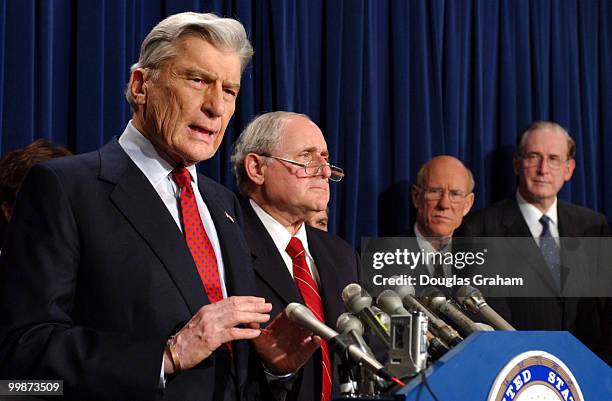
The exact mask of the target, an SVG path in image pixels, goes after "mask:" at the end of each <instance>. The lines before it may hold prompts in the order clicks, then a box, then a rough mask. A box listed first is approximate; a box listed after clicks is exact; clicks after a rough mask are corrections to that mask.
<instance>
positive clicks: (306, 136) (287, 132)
mask: <svg viewBox="0 0 612 401" xmlns="http://www.w3.org/2000/svg"><path fill="white" fill-rule="evenodd" d="M277 150H278V151H280V152H284V153H287V154H295V155H297V154H300V153H311V154H313V155H322V156H327V155H328V151H327V142H325V137H323V133H322V132H321V130H320V129H319V127H318V126H317V125H316V124H315V123H314V122H312V121H310V120H308V119H306V118H304V117H301V116H295V117H290V118H289V119H287V121H285V123H284V124H283V127H282V129H281V136H280V140H279V143H278V148H277Z"/></svg>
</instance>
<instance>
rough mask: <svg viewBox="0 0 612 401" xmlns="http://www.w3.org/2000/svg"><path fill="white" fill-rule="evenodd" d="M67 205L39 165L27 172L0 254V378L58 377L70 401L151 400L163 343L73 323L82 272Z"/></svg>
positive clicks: (56, 180) (51, 174)
mask: <svg viewBox="0 0 612 401" xmlns="http://www.w3.org/2000/svg"><path fill="white" fill-rule="evenodd" d="M82 191H83V196H86V195H85V194H86V191H87V188H82ZM89 195H92V194H89ZM72 202H78V199H74V200H71V199H69V197H68V195H67V193H66V191H65V190H64V188H63V186H62V179H61V178H60V177H58V175H57V173H56V172H55V171H54V170H52V169H51V168H49V167H45V166H36V167H35V168H33V169H32V171H31V172H30V174H29V175H28V177H27V179H26V181H25V182H24V184H23V186H22V189H21V191H20V193H19V197H18V200H17V205H16V208H15V215H14V219H13V221H12V223H11V225H10V227H9V232H8V237H7V241H6V243H5V245H6V247H5V249H3V251H2V254H1V256H0V319H1V321H0V360H2V363H1V364H0V377H2V378H3V379H7V378H19V379H28V378H30V379H36V378H38V379H61V380H63V381H64V388H65V394H66V395H68V397H69V398H75V399H79V398H80V399H90V400H91V399H117V400H119V399H136V398H138V399H144V398H146V399H152V398H155V395H156V392H157V387H158V380H159V367H160V361H161V357H162V353H163V348H164V344H163V342H160V341H159V340H157V341H156V340H142V339H139V340H136V339H134V338H130V337H129V336H128V335H126V334H125V333H120V332H102V331H98V330H96V329H95V328H92V327H84V326H79V325H78V324H77V323H76V322H75V321H74V317H73V316H74V315H73V312H74V309H75V302H74V300H75V298H76V297H77V296H78V295H77V294H76V291H77V282H78V281H79V271H80V270H81V269H86V268H87V267H86V266H82V265H81V264H80V257H79V255H80V253H81V250H82V249H81V248H82V247H83V244H81V243H80V241H79V227H78V223H77V220H76V219H75V216H74V215H73V213H74V212H73V210H74V208H73V204H72ZM87 313H91V314H95V313H96V310H90V311H87Z"/></svg>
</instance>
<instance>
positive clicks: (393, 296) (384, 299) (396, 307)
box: [376, 290, 448, 359]
mask: <svg viewBox="0 0 612 401" xmlns="http://www.w3.org/2000/svg"><path fill="white" fill-rule="evenodd" d="M376 303H377V305H378V306H380V307H382V308H384V310H386V311H387V312H389V313H391V312H394V313H395V314H398V315H410V312H409V311H408V310H407V309H406V308H404V305H403V304H402V300H401V299H400V297H399V295H397V293H396V292H395V291H393V290H384V291H382V292H381V293H380V294H379V296H378V298H377V299H376ZM426 317H427V315H426ZM426 335H427V341H428V343H429V345H428V349H427V351H428V352H429V355H431V357H432V358H433V359H438V358H440V357H441V356H442V355H444V354H445V353H446V351H448V347H447V346H446V345H445V344H444V343H443V342H442V341H440V339H439V338H438V337H436V336H434V335H433V334H432V333H431V331H429V330H428V331H427V333H426Z"/></svg>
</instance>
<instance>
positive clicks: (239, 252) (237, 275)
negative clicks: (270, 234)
mask: <svg viewBox="0 0 612 401" xmlns="http://www.w3.org/2000/svg"><path fill="white" fill-rule="evenodd" d="M207 183H208V184H207ZM198 189H199V190H200V193H201V194H202V199H204V202H205V203H206V206H207V207H208V210H209V211H210V215H211V217H212V219H213V222H214V223H215V229H216V230H217V236H218V237H219V243H220V245H221V253H222V254H223V267H224V270H225V286H226V289H227V293H228V296H232V295H253V293H254V288H253V283H254V275H253V270H252V268H251V264H250V260H249V258H248V256H249V252H248V247H247V244H246V242H245V240H244V236H243V234H242V231H241V229H240V226H239V225H238V222H237V217H236V216H235V214H234V212H233V211H232V210H227V208H226V207H224V206H223V205H222V204H221V202H219V199H220V198H221V197H220V195H219V194H218V193H217V191H216V189H215V187H214V186H213V185H212V182H211V181H210V180H209V179H207V178H205V177H204V176H203V175H201V174H198ZM232 347H233V350H234V352H233V355H234V363H235V366H236V376H237V378H238V379H237V380H238V388H239V389H244V388H245V385H246V380H247V378H248V375H247V370H248V364H249V344H248V342H247V341H234V342H233V343H232ZM224 351H225V348H222V349H220V350H219V351H217V352H224Z"/></svg>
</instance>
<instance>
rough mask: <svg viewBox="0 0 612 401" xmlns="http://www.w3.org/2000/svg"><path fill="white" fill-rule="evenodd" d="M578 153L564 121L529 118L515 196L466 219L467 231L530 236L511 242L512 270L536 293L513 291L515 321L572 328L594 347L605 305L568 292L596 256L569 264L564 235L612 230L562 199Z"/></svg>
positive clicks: (475, 234) (594, 215)
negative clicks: (519, 294) (521, 294)
mask: <svg viewBox="0 0 612 401" xmlns="http://www.w3.org/2000/svg"><path fill="white" fill-rule="evenodd" d="M575 152H576V144H575V142H574V140H573V139H572V138H571V137H570V136H569V134H568V133H567V131H566V130H565V129H564V128H563V127H561V126H560V125H559V124H557V123H554V122H547V121H538V122H534V123H533V124H531V125H530V126H529V127H528V128H527V129H526V130H525V131H524V132H523V134H522V135H521V137H520V138H519V143H518V149H517V153H516V155H515V157H514V171H515V173H516V174H517V175H518V177H519V184H518V189H517V191H516V195H515V196H514V198H512V199H507V200H504V201H501V202H499V203H496V204H494V205H492V206H490V207H488V208H486V209H484V210H481V211H479V212H477V213H475V214H474V215H472V216H469V217H468V218H466V221H465V224H464V228H465V232H463V231H462V235H466V236H473V237H533V238H534V240H535V241H527V242H525V241H522V242H520V243H521V244H522V246H518V247H513V245H511V244H512V243H513V242H512V241H510V240H509V241H508V244H510V245H508V248H509V249H508V252H511V255H512V266H511V268H510V269H511V270H512V273H515V274H518V275H521V276H524V277H525V279H526V280H527V281H528V282H529V288H528V291H530V293H533V294H531V295H529V294H525V295H529V296H534V297H538V298H524V297H522V298H519V297H516V292H513V294H512V295H514V296H515V297H513V298H509V299H507V303H508V306H509V308H510V314H511V316H510V320H511V324H512V325H513V326H514V327H516V328H517V329H523V330H569V331H571V332H572V333H573V334H574V335H575V336H576V337H578V338H579V339H580V340H582V341H583V342H585V344H586V345H587V346H590V347H595V342H596V341H597V339H598V337H599V332H600V329H599V324H600V313H599V310H600V308H602V305H599V301H598V300H595V299H594V298H580V299H578V298H564V294H566V293H567V291H568V290H569V289H571V288H572V286H575V285H576V283H577V282H578V281H579V280H581V276H584V275H585V274H584V271H583V270H581V269H585V268H588V266H589V265H590V264H591V263H590V262H589V263H586V262H585V263H582V264H581V266H568V263H567V262H568V259H567V258H566V256H567V254H566V253H565V251H566V250H565V249H564V244H565V243H564V242H563V241H561V240H560V237H605V236H608V234H609V230H608V224H607V221H606V218H605V216H603V215H602V214H599V213H596V212H594V211H592V210H589V209H586V208H584V207H580V206H576V205H572V204H570V203H567V202H563V201H560V200H558V199H557V193H558V192H559V191H560V190H561V187H563V185H564V184H565V183H566V182H567V181H569V180H570V179H571V177H572V174H573V172H574V169H575V167H576V162H575V160H574V155H575ZM570 251H571V250H570ZM523 290H525V289H523Z"/></svg>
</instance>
